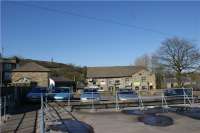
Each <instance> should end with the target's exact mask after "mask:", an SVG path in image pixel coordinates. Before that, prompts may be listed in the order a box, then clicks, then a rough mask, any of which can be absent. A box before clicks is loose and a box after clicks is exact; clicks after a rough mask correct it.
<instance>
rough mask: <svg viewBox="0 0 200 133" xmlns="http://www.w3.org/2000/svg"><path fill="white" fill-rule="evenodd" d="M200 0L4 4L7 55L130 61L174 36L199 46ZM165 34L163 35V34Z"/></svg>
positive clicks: (75, 60) (89, 63) (85, 61)
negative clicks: (189, 0) (197, 0)
mask: <svg viewBox="0 0 200 133" xmlns="http://www.w3.org/2000/svg"><path fill="white" fill-rule="evenodd" d="M199 13H200V2H67V1H63V2H55V1H54V2H45V1H43V2H5V1H4V2H2V3H1V44H2V45H3V47H4V55H6V56H12V55H18V56H22V57H25V58H32V59H39V60H51V58H52V57H53V59H54V60H55V61H57V62H63V63H72V64H76V65H81V66H85V65H86V66H109V65H111V66H113V65H129V64H131V63H133V62H134V60H135V58H137V57H139V56H141V55H143V54H145V53H149V54H150V53H153V52H155V51H156V50H157V49H158V48H159V46H160V44H161V42H162V41H163V40H165V39H166V38H170V37H173V36H178V37H183V38H186V39H188V40H190V41H193V42H194V43H196V44H197V45H198V46H199V45H200V15H199ZM160 32H161V33H160Z"/></svg>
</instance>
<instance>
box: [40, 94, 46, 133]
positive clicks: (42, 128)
mask: <svg viewBox="0 0 200 133" xmlns="http://www.w3.org/2000/svg"><path fill="white" fill-rule="evenodd" d="M40 115H41V116H40V119H41V120H40V133H45V127H44V103H43V95H42V93H41V109H40Z"/></svg>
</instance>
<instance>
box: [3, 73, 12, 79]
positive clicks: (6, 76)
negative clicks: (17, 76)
mask: <svg viewBox="0 0 200 133" xmlns="http://www.w3.org/2000/svg"><path fill="white" fill-rule="evenodd" d="M10 79H11V73H10V72H5V73H4V80H10Z"/></svg>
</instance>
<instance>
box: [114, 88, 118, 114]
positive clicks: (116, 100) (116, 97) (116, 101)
mask: <svg viewBox="0 0 200 133" xmlns="http://www.w3.org/2000/svg"><path fill="white" fill-rule="evenodd" d="M115 103H116V105H115V108H116V111H118V110H119V103H118V95H117V91H116V90H115Z"/></svg>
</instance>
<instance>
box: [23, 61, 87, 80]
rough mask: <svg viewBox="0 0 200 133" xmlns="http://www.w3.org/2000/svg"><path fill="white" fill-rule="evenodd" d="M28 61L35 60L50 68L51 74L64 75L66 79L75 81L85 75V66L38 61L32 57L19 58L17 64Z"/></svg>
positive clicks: (82, 78)
mask: <svg viewBox="0 0 200 133" xmlns="http://www.w3.org/2000/svg"><path fill="white" fill-rule="evenodd" d="M29 62H36V63H38V64H39V65H42V66H44V67H46V68H49V69H50V70H51V76H64V77H66V78H68V79H71V80H74V78H75V80H76V81H83V80H85V77H86V68H85V67H79V66H75V65H72V64H63V63H56V62H49V61H39V60H32V59H20V60H19V64H20V65H24V64H26V63H29Z"/></svg>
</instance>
